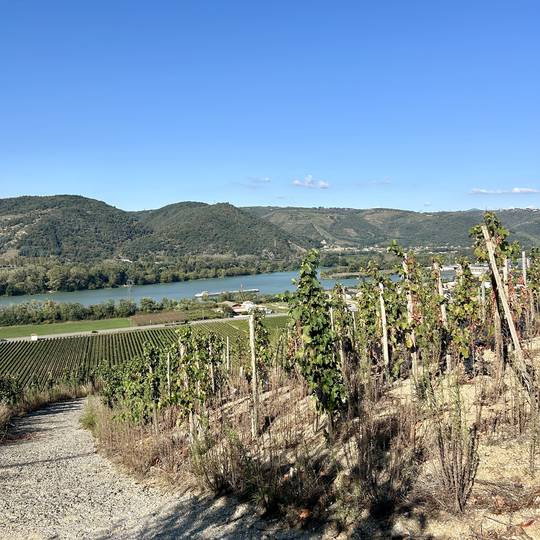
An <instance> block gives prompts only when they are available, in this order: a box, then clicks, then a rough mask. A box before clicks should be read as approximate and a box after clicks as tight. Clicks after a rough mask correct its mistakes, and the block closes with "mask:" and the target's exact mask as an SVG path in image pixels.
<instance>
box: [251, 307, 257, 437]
mask: <svg viewBox="0 0 540 540" xmlns="http://www.w3.org/2000/svg"><path fill="white" fill-rule="evenodd" d="M249 346H250V349H251V372H252V373H251V393H252V399H253V408H252V410H251V413H252V414H251V436H252V437H253V438H254V439H255V438H256V437H257V435H258V434H259V382H258V380H257V354H256V351H255V314H254V313H252V314H251V315H250V316H249Z"/></svg>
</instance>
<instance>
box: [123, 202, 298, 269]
mask: <svg viewBox="0 0 540 540" xmlns="http://www.w3.org/2000/svg"><path fill="white" fill-rule="evenodd" d="M135 215H136V216H137V217H138V219H139V220H140V223H141V225H142V226H143V227H144V228H146V229H147V230H150V231H152V232H151V233H150V234H148V235H142V236H140V237H139V238H137V239H135V240H133V241H132V242H130V243H128V244H127V245H126V246H124V253H125V254H126V255H128V256H129V257H136V256H137V255H138V254H139V255H140V254H153V253H165V254H175V255H183V254H189V253H193V252H195V253H198V254H201V253H202V254H216V253H218V254H223V253H231V254H237V255H261V256H263V257H264V258H268V259H272V258H276V257H284V256H289V255H291V254H292V253H294V252H295V251H296V250H295V249H294V248H293V247H292V245H291V239H292V236H291V235H289V234H287V233H286V232H284V231H283V230H282V229H280V228H279V227H276V226H275V225H274V224H272V223H268V222H267V221H264V220H261V219H260V218H258V217H256V216H254V215H252V214H250V213H248V212H246V211H244V210H241V209H239V208H236V207H235V206H232V205H231V204H227V203H219V204H214V205H208V204H204V203H196V202H183V203H176V204H170V205H168V206H164V207H163V208H159V209H157V210H150V211H146V212H140V213H137V214H135Z"/></svg>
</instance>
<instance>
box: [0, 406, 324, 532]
mask: <svg viewBox="0 0 540 540" xmlns="http://www.w3.org/2000/svg"><path fill="white" fill-rule="evenodd" d="M83 407H84V400H75V401H69V402H63V403H57V404H55V405H52V406H50V407H47V408H44V409H42V410H40V411H37V412H35V413H32V414H29V415H27V416H25V417H22V418H19V419H17V421H16V424H15V426H14V430H13V431H12V433H11V437H10V440H9V441H7V442H6V443H4V444H3V445H0V538H9V539H10V540H13V539H18V538H21V539H22V538H24V539H45V538H47V539H53V538H55V539H60V538H65V539H70V538H77V539H80V538H93V539H98V538H103V539H105V538H118V539H124V538H125V539H128V538H129V539H132V538H201V539H210V538H225V539H228V538H231V539H232V538H239V539H242V538H308V537H310V538H315V537H318V535H315V534H309V533H300V532H297V531H290V530H282V529H281V528H280V526H279V524H278V523H277V522H272V521H263V520H261V519H259V518H258V517H257V515H256V514H255V513H254V512H253V510H252V508H251V507H250V506H248V505H246V504H239V503H235V502H234V501H231V500H230V499H201V498H196V497H194V496H191V495H185V494H184V495H179V494H175V493H167V492H165V491H163V490H162V489H160V488H158V487H155V486H149V485H147V484H145V483H140V482H137V481H136V480H135V479H133V478H131V477H130V476H128V475H126V474H124V473H122V472H120V471H119V470H118V469H117V468H115V466H114V465H113V464H112V463H110V462H109V461H108V460H107V459H106V458H104V457H103V456H101V455H99V454H97V453H96V449H95V445H94V440H93V437H92V435H91V434H90V433H89V432H88V431H86V430H84V429H82V428H81V426H80V423H79V418H80V416H81V412H82V409H83Z"/></svg>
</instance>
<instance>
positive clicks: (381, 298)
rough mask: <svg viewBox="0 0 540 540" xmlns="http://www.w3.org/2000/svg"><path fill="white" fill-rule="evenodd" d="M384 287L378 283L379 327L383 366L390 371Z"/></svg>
mask: <svg viewBox="0 0 540 540" xmlns="http://www.w3.org/2000/svg"><path fill="white" fill-rule="evenodd" d="M383 292H384V285H383V284H382V283H379V302H380V306H381V326H382V349H383V358H384V365H385V367H386V370H387V371H388V370H389V369H390V354H389V352H388V329H387V327H386V308H385V305H384V296H383Z"/></svg>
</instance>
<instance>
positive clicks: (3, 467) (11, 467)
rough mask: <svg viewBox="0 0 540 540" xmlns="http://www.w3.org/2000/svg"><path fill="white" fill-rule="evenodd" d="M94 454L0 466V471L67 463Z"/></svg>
mask: <svg viewBox="0 0 540 540" xmlns="http://www.w3.org/2000/svg"><path fill="white" fill-rule="evenodd" d="M94 454H95V452H85V453H84V454H75V455H74V456H63V457H57V458H54V459H38V460H36V461H23V462H19V463H10V464H9V465H0V471H1V470H3V469H13V468H15V467H26V466H27V465H37V464H38V463H58V462H60V461H69V460H70V459H78V458H83V457H87V456H93V455H94Z"/></svg>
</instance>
